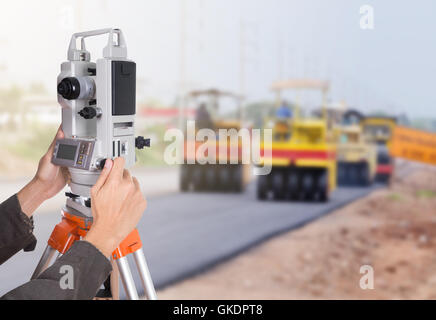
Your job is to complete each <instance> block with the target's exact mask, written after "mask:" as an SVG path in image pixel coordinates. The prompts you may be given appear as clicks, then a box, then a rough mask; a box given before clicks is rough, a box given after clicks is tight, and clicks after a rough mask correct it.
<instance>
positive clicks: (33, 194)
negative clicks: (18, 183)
mask: <svg viewBox="0 0 436 320" xmlns="http://www.w3.org/2000/svg"><path fill="white" fill-rule="evenodd" d="M43 190H44V187H43V183H42V182H40V181H39V180H38V179H36V178H33V179H32V180H31V181H30V182H29V183H28V184H27V185H26V186H25V187H24V188H23V189H21V190H20V191H19V192H18V194H17V197H18V200H19V202H20V206H21V211H22V212H23V213H25V214H26V215H27V216H28V217H29V218H30V217H31V216H32V215H33V213H34V212H35V210H36V209H38V207H39V206H40V205H41V204H42V203H43V202H44V201H45V200H46V199H47V196H46V195H45V193H44V192H43Z"/></svg>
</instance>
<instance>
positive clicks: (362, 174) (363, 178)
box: [360, 163, 371, 186]
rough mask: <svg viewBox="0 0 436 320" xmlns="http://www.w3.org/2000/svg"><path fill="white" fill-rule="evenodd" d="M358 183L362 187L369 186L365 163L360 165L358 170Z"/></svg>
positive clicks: (367, 170) (367, 167)
mask: <svg viewBox="0 0 436 320" xmlns="http://www.w3.org/2000/svg"><path fill="white" fill-rule="evenodd" d="M360 181H361V182H362V183H361V184H362V185H363V186H369V185H370V184H371V178H370V176H369V166H368V164H367V163H362V165H361V170H360Z"/></svg>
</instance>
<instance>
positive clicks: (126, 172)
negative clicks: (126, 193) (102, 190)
mask: <svg viewBox="0 0 436 320" xmlns="http://www.w3.org/2000/svg"><path fill="white" fill-rule="evenodd" d="M123 180H126V181H128V182H132V176H131V175H130V172H129V170H127V169H124V171H123Z"/></svg>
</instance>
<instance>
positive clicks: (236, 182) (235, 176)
mask: <svg viewBox="0 0 436 320" xmlns="http://www.w3.org/2000/svg"><path fill="white" fill-rule="evenodd" d="M232 185H233V190H235V191H236V192H242V191H244V181H243V176H242V165H241V164H237V165H233V168H232Z"/></svg>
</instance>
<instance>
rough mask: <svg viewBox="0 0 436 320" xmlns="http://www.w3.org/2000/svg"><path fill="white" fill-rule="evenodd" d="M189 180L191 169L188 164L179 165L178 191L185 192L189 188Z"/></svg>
mask: <svg viewBox="0 0 436 320" xmlns="http://www.w3.org/2000/svg"><path fill="white" fill-rule="evenodd" d="M190 180H191V170H190V166H189V165H185V164H184V165H181V166H180V191H182V192H186V191H188V190H189V182H190Z"/></svg>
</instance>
